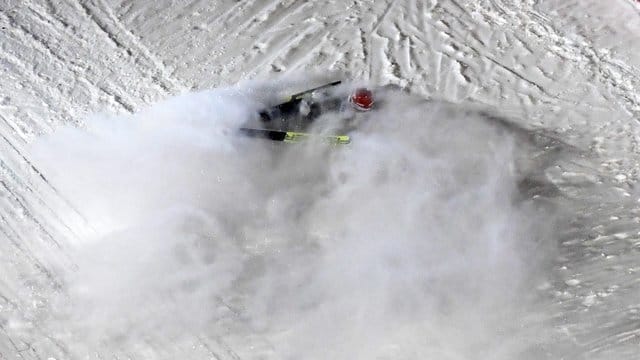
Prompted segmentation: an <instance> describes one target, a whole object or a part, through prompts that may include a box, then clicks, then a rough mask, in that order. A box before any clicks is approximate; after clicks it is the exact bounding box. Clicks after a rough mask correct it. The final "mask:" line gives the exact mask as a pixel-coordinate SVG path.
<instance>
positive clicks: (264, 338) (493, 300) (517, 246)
mask: <svg viewBox="0 0 640 360" xmlns="http://www.w3.org/2000/svg"><path fill="white" fill-rule="evenodd" d="M282 86H283V85H282V84H276V85H275V86H273V87H272V89H277V88H279V87H282ZM267 87H268V86H267V85H265V84H263V85H262V87H261V89H265V88H267ZM259 88H260V87H259ZM260 93H261V92H260V91H257V90H256V87H254V86H238V87H236V88H232V89H222V90H214V91H209V92H202V93H198V94H189V95H184V96H181V97H178V98H175V99H172V100H169V101H167V102H165V103H162V104H159V105H156V106H153V107H152V108H150V109H148V110H145V111H142V112H140V113H139V114H136V115H133V116H123V117H114V116H96V117H92V118H90V119H89V120H88V121H87V126H86V128H84V129H64V130H61V131H59V132H57V133H55V134H53V135H52V136H50V137H47V138H44V139H42V140H41V141H39V142H38V144H36V147H35V150H34V151H35V154H36V156H37V158H38V164H39V166H40V167H41V168H43V169H45V174H47V176H48V177H49V178H50V179H51V180H52V182H53V183H54V185H56V186H57V187H58V188H59V189H60V191H61V193H63V194H65V195H66V196H67V197H68V198H69V200H70V201H71V202H72V203H73V204H75V205H76V206H77V207H78V208H79V209H80V211H81V212H82V213H83V215H84V216H85V217H86V219H87V223H86V224H84V225H83V226H84V229H82V231H79V232H82V233H85V234H88V235H85V236H83V238H82V239H81V241H80V242H78V243H75V244H73V245H72V246H73V248H74V253H73V256H74V261H75V262H76V263H77V264H78V266H77V269H71V270H68V271H67V272H66V276H65V291H64V295H62V296H60V297H59V298H56V299H52V309H53V310H52V315H51V318H52V325H51V326H52V327H55V328H57V329H58V330H59V333H60V334H62V335H61V336H68V337H69V339H73V342H74V343H75V344H76V345H77V349H75V350H74V351H77V352H78V353H82V352H83V351H87V352H90V351H94V350H97V349H99V348H106V349H118V348H120V347H121V346H122V345H124V344H139V343H143V342H144V341H146V340H147V339H156V340H157V339H163V341H165V342H168V343H175V344H176V346H177V347H180V346H183V345H180V344H183V342H188V339H192V338H193V337H194V336H196V337H201V338H204V339H207V338H217V339H221V340H219V341H227V342H232V343H235V344H236V345H235V346H234V349H235V350H236V351H238V352H244V353H245V354H246V357H248V358H253V357H260V356H262V355H265V354H267V355H270V356H272V357H273V358H286V359H293V358H305V359H371V358H393V359H416V358H439V359H467V358H493V359H512V358H515V357H518V356H519V358H526V356H527V354H530V351H532V350H531V349H532V348H535V344H536V343H537V341H539V340H540V338H539V334H537V333H536V330H539V329H540V328H539V327H540V326H541V325H540V321H539V320H538V319H537V318H536V317H535V307H534V305H533V304H534V301H533V299H532V294H534V293H535V289H533V288H532V287H534V286H535V285H537V284H538V283H537V280H539V277H538V275H540V272H541V271H540V264H541V259H544V255H545V253H544V252H545V251H546V249H547V245H548V241H549V239H550V236H551V235H552V234H551V229H552V226H551V224H549V223H547V221H548V219H549V217H545V216H543V215H542V211H540V210H538V209H537V208H536V206H535V203H533V202H531V201H528V200H527V199H523V197H522V195H521V194H520V193H519V191H518V187H517V184H518V181H519V178H518V176H519V175H518V171H517V166H516V158H517V157H518V155H519V154H518V152H519V151H522V150H521V145H522V144H519V143H517V141H516V140H515V138H514V137H512V136H509V135H508V133H507V132H505V131H500V130H499V129H497V128H496V127H495V126H493V125H491V124H490V123H488V122H486V121H484V120H483V119H482V118H481V116H480V115H478V114H477V113H476V112H474V111H471V110H465V109H462V108H458V107H455V106H453V105H447V104H437V103H427V102H423V101H418V100H417V99H413V98H411V97H410V96H408V95H405V94H401V93H390V94H389V95H388V97H387V99H386V101H385V103H384V106H383V108H382V109H380V110H379V111H377V112H375V113H372V114H371V117H370V118H368V119H367V120H366V121H364V122H363V123H362V124H361V126H360V127H359V129H358V130H356V131H355V132H354V133H353V134H352V139H353V142H352V144H351V145H349V146H346V147H341V148H333V147H330V146H326V145H322V144H312V143H309V144H300V145H286V144H275V143H270V142H267V141H262V140H255V139H244V138H240V137H236V136H234V129H235V128H237V127H238V126H240V125H241V124H242V123H243V122H244V121H246V120H247V119H249V118H250V117H251V116H252V114H253V113H254V112H255V110H256V109H257V108H258V106H259V105H258V104H259V103H260V101H262V100H264V98H261V97H260V96H259V94H260ZM520 155H521V154H520ZM233 339H235V340H233ZM184 346H185V347H186V346H187V345H184ZM243 358H244V356H243Z"/></svg>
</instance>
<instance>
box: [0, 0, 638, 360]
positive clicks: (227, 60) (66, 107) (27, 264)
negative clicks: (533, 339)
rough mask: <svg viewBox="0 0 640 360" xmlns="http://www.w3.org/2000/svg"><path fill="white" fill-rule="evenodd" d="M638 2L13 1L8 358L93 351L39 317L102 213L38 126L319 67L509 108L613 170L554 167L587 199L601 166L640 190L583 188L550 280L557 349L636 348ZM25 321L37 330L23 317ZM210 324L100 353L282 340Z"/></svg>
mask: <svg viewBox="0 0 640 360" xmlns="http://www.w3.org/2000/svg"><path fill="white" fill-rule="evenodd" d="M639 14H640V12H639V10H638V5H637V4H634V3H631V2H629V1H627V0H616V1H613V0H612V1H607V2H606V4H605V2H602V1H598V0H591V1H577V0H573V1H567V0H555V1H547V2H538V1H533V0H515V1H506V0H505V1H503V0H479V1H462V0H424V1H420V0H388V1H376V2H373V1H365V0H354V1H348V2H347V1H328V2H325V1H309V2H306V1H294V0H286V1H247V0H240V1H231V0H227V1H219V2H215V3H212V2H210V1H206V0H196V1H191V2H175V1H154V2H140V1H127V0H74V1H64V2H59V1H51V0H48V1H21V0H5V1H4V2H2V3H1V4H0V26H2V31H1V32H0V50H1V51H0V66H1V68H2V71H3V74H4V77H3V79H4V81H2V82H0V135H1V139H0V149H2V151H1V152H0V207H1V211H0V259H1V260H2V263H1V264H2V265H1V266H2V268H1V269H0V273H1V274H2V277H0V358H8V359H9V358H20V359H43V358H44V359H46V358H55V359H71V358H74V356H76V355H75V354H76V352H77V349H76V348H75V347H76V344H65V343H62V342H60V341H59V340H58V339H57V337H56V334H51V333H47V331H46V330H44V329H41V328H40V326H39V325H38V316H39V314H40V312H42V311H45V309H46V306H47V298H48V295H50V294H52V293H54V292H58V291H60V289H61V287H62V286H63V285H62V284H61V283H60V282H59V279H58V275H57V274H56V271H57V270H56V269H60V268H72V267H73V266H74V265H73V264H72V261H71V259H70V258H69V257H68V256H67V254H66V252H65V249H67V248H68V244H69V243H70V242H71V241H74V240H75V239H77V238H81V237H82V234H76V233H73V232H71V230H70V229H71V228H72V226H71V225H72V224H78V223H84V222H86V220H85V219H84V217H83V215H82V214H80V213H78V211H76V210H75V205H74V204H71V203H70V202H69V201H68V200H66V198H65V194H63V193H60V192H59V191H58V190H57V189H56V188H55V187H53V186H52V185H51V184H50V183H49V182H48V181H47V174H43V173H41V172H40V171H39V170H38V169H37V168H36V167H35V166H34V165H33V164H32V163H31V162H30V159H29V157H28V155H25V154H26V152H25V151H26V148H27V147H28V144H29V143H30V142H32V141H33V140H34V138H35V137H37V136H39V135H42V134H46V133H50V132H52V131H53V130H55V129H56V128H58V127H60V126H62V125H65V124H73V125H76V126H83V123H82V122H83V118H84V116H86V115H87V114H90V113H93V112H116V113H130V112H134V111H137V110H139V109H141V108H142V107H144V106H146V105H149V104H151V103H154V102H156V101H157V100H159V99H163V98H166V97H168V96H171V95H175V94H179V93H182V92H185V91H187V90H200V89H207V88H211V87H216V86H223V85H230V84H234V83H236V82H238V81H241V80H248V79H260V78H262V79H266V78H269V76H273V75H275V74H279V73H282V72H287V71H298V72H302V71H314V70H318V69H320V70H321V71H324V70H331V71H338V72H348V73H349V74H351V76H353V77H354V78H356V79H358V78H360V79H364V80H366V81H369V82H371V83H373V84H387V83H393V84H397V85H400V86H402V87H404V88H407V89H409V90H411V91H412V92H414V93H416V94H420V95H422V96H425V97H429V98H436V99H443V100H447V101H451V102H454V103H458V102H470V103H477V104H484V105H487V106H490V107H495V108H497V109H500V110H499V112H500V113H502V114H506V115H508V116H511V117H513V118H514V119H516V121H518V122H519V123H520V125H522V126H525V127H529V128H533V127H536V128H542V129H548V130H550V131H553V132H556V133H558V134H562V135H564V136H565V140H566V141H567V142H569V143H573V144H575V145H576V146H578V147H580V148H582V149H584V150H588V151H589V152H590V153H591V154H593V155H594V156H598V157H599V158H600V159H602V161H601V166H600V167H599V168H571V165H566V166H567V168H561V167H558V168H557V169H555V172H554V173H551V174H550V175H549V176H551V177H555V180H556V181H558V182H564V184H566V185H567V187H568V188H571V189H570V190H567V192H568V193H567V197H569V198H573V199H574V200H573V201H577V200H575V199H580V198H582V197H589V188H588V187H585V188H582V189H581V188H580V186H572V182H576V183H579V181H580V179H584V178H589V176H592V175H593V176H597V177H602V178H603V179H605V180H606V181H610V182H611V183H613V184H614V188H615V189H617V191H618V192H619V193H621V194H623V196H625V197H626V198H629V199H630V201H629V202H628V203H624V202H622V203H602V204H600V203H598V201H597V200H596V201H595V203H594V202H589V201H587V202H584V203H580V202H579V201H577V202H578V203H579V204H581V205H580V206H581V207H580V208H579V210H578V211H577V213H576V214H575V222H574V223H572V224H571V226H569V227H568V228H567V230H566V231H565V233H564V235H563V238H562V239H560V241H559V242H560V249H559V252H558V254H557V259H555V262H554V274H556V276H557V279H556V281H555V282H554V283H553V284H551V286H550V289H549V290H548V295H549V304H548V308H549V309H550V310H549V314H551V315H550V317H551V319H552V321H553V322H554V324H555V327H554V328H555V329H556V330H557V332H558V335H557V336H556V338H557V339H559V340H558V341H557V344H550V345H549V346H550V348H551V349H555V347H557V349H560V350H557V351H559V352H560V353H563V354H564V355H565V358H569V359H574V358H575V359H591V358H603V359H609V358H616V359H635V358H637V354H638V343H639V342H640V315H639V314H640V303H638V300H637V299H638V296H639V295H640V283H638V280H637V279H638V276H639V275H640V267H639V265H638V260H639V259H640V237H639V235H638V226H639V225H638V224H639V223H640V220H639V219H640V207H638V206H637V203H635V202H633V201H631V200H635V197H637V192H636V191H635V190H634V187H635V184H637V181H638V178H639V177H640V165H639V162H638V157H637V155H636V154H637V153H638V150H640V149H638V146H639V145H638V134H639V129H638V121H639V120H640V48H639V46H640V45H638V43H637V37H638V34H640V16H638V15H639ZM620 18H624V21H620V20H619V19H620ZM613 40H615V41H613ZM594 174H595V175H594ZM60 213H65V214H67V215H65V218H61V217H60V216H58V214H60ZM86 227H87V228H88V229H90V227H91V224H86ZM88 231H90V230H88ZM220 306H223V307H226V308H227V318H226V320H225V321H229V322H233V319H234V316H237V314H236V315H234V309H233V307H232V306H230V305H226V304H225V303H224V301H223V300H222V299H220ZM12 318H18V319H22V320H24V321H27V322H29V323H30V324H31V325H33V327H32V330H31V331H30V332H27V333H24V332H22V331H21V330H20V329H16V328H14V327H12V325H11V323H9V322H8V319H12ZM221 321H222V320H221ZM225 326H226V325H225ZM209 335H210V336H203V335H197V334H194V337H193V338H192V341H187V342H186V343H170V342H169V343H167V342H165V341H164V339H163V338H162V337H161V335H158V338H150V339H145V341H144V343H142V344H141V345H140V346H138V347H135V348H130V349H118V350H117V352H116V353H114V352H113V350H112V349H94V350H95V351H96V352H100V351H104V356H105V357H108V358H128V357H130V358H188V359H200V358H202V359H205V358H215V359H244V358H255V357H260V356H259V354H263V355H264V356H266V357H268V356H270V355H273V354H271V353H270V352H269V348H270V345H269V344H268V342H267V341H266V340H264V339H261V338H260V337H259V336H257V335H251V336H250V337H244V336H243V334H233V333H232V332H230V333H228V332H225V331H224V326H222V327H221V329H220V333H219V334H209ZM247 343H250V344H252V350H251V351H250V350H248V349H247V346H246V344H247ZM256 354H258V355H256ZM557 354H558V353H556V354H555V355H557ZM556 358H557V357H556Z"/></svg>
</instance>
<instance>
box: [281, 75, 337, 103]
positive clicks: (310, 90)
mask: <svg viewBox="0 0 640 360" xmlns="http://www.w3.org/2000/svg"><path fill="white" fill-rule="evenodd" d="M340 84H342V80H336V81H334V82H330V83H328V84H324V85H320V86H318V87H314V88H312V89H308V90H305V91H301V92H299V93H297V94H293V95H291V96H289V98H288V99H287V101H285V102H283V104H286V103H288V102H290V101H294V100H300V99H302V98H303V97H304V96H305V95H307V94H310V93H312V92H314V91H318V90H322V89H325V88H328V87H332V86H337V85H340ZM280 105H282V104H280ZM276 106H277V105H276Z"/></svg>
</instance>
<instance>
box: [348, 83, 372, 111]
mask: <svg viewBox="0 0 640 360" xmlns="http://www.w3.org/2000/svg"><path fill="white" fill-rule="evenodd" d="M349 102H350V103H351V104H352V105H353V107H355V108H356V109H358V110H361V111H368V110H371V108H372V107H373V93H372V92H371V90H369V89H365V88H358V89H356V91H354V92H353V94H351V96H349Z"/></svg>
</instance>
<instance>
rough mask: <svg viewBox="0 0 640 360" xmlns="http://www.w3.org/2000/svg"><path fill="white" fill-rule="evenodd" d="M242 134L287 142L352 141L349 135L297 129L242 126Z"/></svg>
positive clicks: (343, 142) (332, 143)
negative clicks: (314, 132)
mask: <svg viewBox="0 0 640 360" xmlns="http://www.w3.org/2000/svg"><path fill="white" fill-rule="evenodd" d="M239 130H240V134H242V135H244V136H248V137H254V138H262V139H268V140H273V141H282V142H286V143H299V142H303V141H320V142H324V143H327V144H331V145H347V144H349V143H350V142H351V138H350V137H349V136H348V135H322V134H312V133H304V132H296V131H280V130H269V129H252V128H240V129H239Z"/></svg>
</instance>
